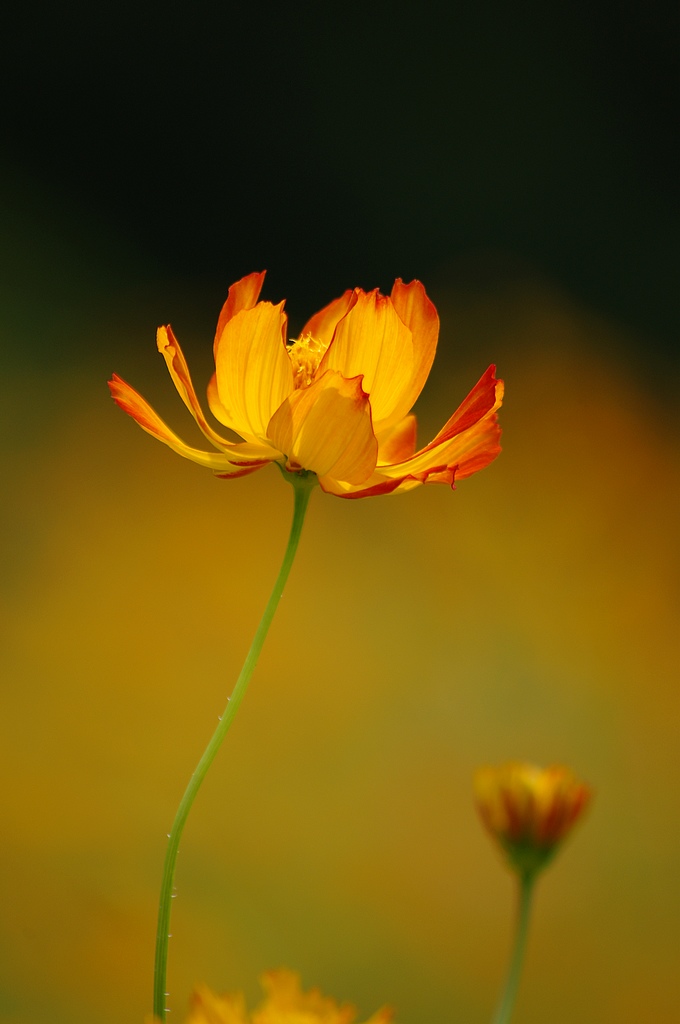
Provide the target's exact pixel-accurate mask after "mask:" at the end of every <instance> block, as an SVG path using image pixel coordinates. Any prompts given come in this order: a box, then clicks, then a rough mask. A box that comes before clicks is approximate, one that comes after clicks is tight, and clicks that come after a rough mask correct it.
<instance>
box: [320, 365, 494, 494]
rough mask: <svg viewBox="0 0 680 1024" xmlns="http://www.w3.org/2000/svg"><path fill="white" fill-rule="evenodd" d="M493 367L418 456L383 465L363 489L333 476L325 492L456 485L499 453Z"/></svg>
mask: <svg viewBox="0 0 680 1024" xmlns="http://www.w3.org/2000/svg"><path fill="white" fill-rule="evenodd" d="M495 369H496V368H495V366H490V367H489V369H488V370H487V371H486V373H485V374H484V375H483V376H482V378H481V379H480V380H479V381H478V382H477V384H476V385H475V387H474V388H473V389H472V391H471V392H470V394H469V395H468V396H467V398H466V399H465V401H464V402H463V403H462V404H461V405H460V406H459V408H458V409H457V410H456V412H455V413H454V414H453V416H452V417H451V419H450V420H449V421H448V422H447V423H446V425H445V426H444V427H443V429H442V430H440V432H439V433H438V434H437V437H436V438H435V439H434V440H433V441H431V442H430V444H428V445H426V446H425V448H422V449H421V450H420V451H419V452H416V453H415V455H411V456H410V457H408V458H406V459H402V460H401V461H400V462H397V463H393V464H391V465H382V464H380V465H378V466H377V467H376V471H375V472H374V473H373V475H372V476H371V477H370V478H369V479H368V480H366V481H365V483H363V484H362V485H360V486H359V487H356V486H351V485H349V484H348V483H347V482H345V481H340V482H338V481H333V480H331V479H328V478H323V479H320V480H319V483H320V484H321V487H322V489H323V490H324V491H327V492H328V493H330V494H336V495H338V496H339V497H344V498H364V497H372V496H374V495H377V494H389V493H391V492H394V491H397V490H398V491H407V490H411V489H412V488H413V487H417V486H418V484H421V483H447V484H449V485H450V486H453V485H454V483H455V481H456V480H463V479H464V478H465V477H468V476H471V475H472V474H473V473H476V472H477V471H478V470H480V469H483V468H484V467H485V466H487V465H488V464H489V463H490V462H492V461H493V460H494V459H495V458H496V456H497V455H498V454H499V452H500V450H501V449H500V444H499V441H500V435H501V430H500V427H499V426H498V420H497V416H496V410H497V409H498V407H499V406H500V404H501V402H502V399H503V381H501V380H496V377H495Z"/></svg>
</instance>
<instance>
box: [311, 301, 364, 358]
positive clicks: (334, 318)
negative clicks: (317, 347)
mask: <svg viewBox="0 0 680 1024" xmlns="http://www.w3.org/2000/svg"><path fill="white" fill-rule="evenodd" d="M356 301H357V296H356V292H355V291H353V290H352V289H351V288H350V289H348V290H347V291H346V292H345V293H344V294H343V295H341V296H340V298H339V299H333V301H332V302H329V304H328V305H327V306H324V308H323V309H322V310H320V311H319V312H318V313H315V314H314V316H313V317H312V318H311V320H308V321H307V323H306V324H305V326H304V327H303V329H302V333H301V335H300V337H301V338H304V337H305V335H306V334H311V336H312V337H313V338H314V339H315V340H316V341H319V342H321V344H322V346H323V348H328V346H329V345H330V343H331V341H332V340H333V335H334V334H335V328H336V327H337V326H338V324H339V322H340V321H341V320H342V318H343V317H344V316H345V315H346V314H347V312H348V311H349V310H350V309H351V308H352V306H354V305H356Z"/></svg>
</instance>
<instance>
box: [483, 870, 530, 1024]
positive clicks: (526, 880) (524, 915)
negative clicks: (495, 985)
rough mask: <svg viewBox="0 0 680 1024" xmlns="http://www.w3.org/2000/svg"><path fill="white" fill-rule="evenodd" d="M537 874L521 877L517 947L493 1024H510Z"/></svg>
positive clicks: (516, 933) (516, 935)
mask: <svg viewBox="0 0 680 1024" xmlns="http://www.w3.org/2000/svg"><path fill="white" fill-rule="evenodd" d="M536 874H537V873H536V872H534V871H529V872H525V873H523V874H520V875H519V878H518V882H519V901H518V907H517V926H516V929H515V945H514V948H513V951H512V958H511V960H510V966H509V968H508V975H507V978H506V979H505V987H504V989H503V994H502V996H501V999H500V1002H499V1004H498V1008H497V1010H496V1015H495V1017H494V1018H493V1024H510V1018H511V1016H512V1011H513V1008H514V1005H515V999H516V997H517V989H518V987H519V979H520V975H521V973H522V963H523V961H524V951H525V949H526V944H527V933H528V931H529V918H530V916H531V897H532V895H533V890H534V881H535V879H536Z"/></svg>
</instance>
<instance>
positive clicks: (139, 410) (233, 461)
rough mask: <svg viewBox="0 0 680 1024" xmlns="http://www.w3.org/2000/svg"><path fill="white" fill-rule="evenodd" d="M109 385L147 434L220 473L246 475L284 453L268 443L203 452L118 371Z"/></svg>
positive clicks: (117, 401)
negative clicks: (189, 441)
mask: <svg viewBox="0 0 680 1024" xmlns="http://www.w3.org/2000/svg"><path fill="white" fill-rule="evenodd" d="M109 389H110V391H111V396H112V398H113V400H114V402H115V403H116V405H119V406H120V408H121V409H122V410H123V412H126V413H127V414H128V416H132V418H133V419H134V420H136V421H137V423H138V424H139V425H140V427H141V428H142V429H143V430H146V432H147V434H151V436H152V437H155V438H157V439H158V440H159V441H162V442H163V443H164V444H167V445H168V447H169V448H172V450H173V451H175V452H177V454H178V455H183V456H184V458H185V459H191V461H192V462H196V463H198V465H199V466H207V467H208V469H212V470H213V472H215V473H219V474H220V476H244V475H245V474H246V473H253V472H254V471H255V470H256V469H260V467H261V466H264V465H266V463H267V462H272V461H275V460H276V459H277V458H280V457H281V456H280V453H279V452H276V451H274V449H273V448H271V447H268V446H265V445H259V446H258V445H253V444H233V445H227V444H225V449H226V450H223V451H221V452H202V451H200V450H199V449H197V448H191V447H190V446H189V445H187V444H185V443H184V441H182V440H181V439H180V438H179V437H178V436H177V434H175V432H174V431H173V430H171V429H170V427H169V426H168V425H167V423H165V422H164V421H163V420H162V419H161V418H160V416H159V415H158V413H156V412H154V410H153V409H152V408H151V406H150V405H149V403H148V402H147V401H146V399H144V398H142V396H141V395H140V394H139V392H137V391H135V389H134V388H132V387H130V385H129V384H127V383H126V382H125V381H124V380H123V379H122V378H121V377H119V376H118V374H116V373H114V375H113V377H112V379H111V380H110V381H109Z"/></svg>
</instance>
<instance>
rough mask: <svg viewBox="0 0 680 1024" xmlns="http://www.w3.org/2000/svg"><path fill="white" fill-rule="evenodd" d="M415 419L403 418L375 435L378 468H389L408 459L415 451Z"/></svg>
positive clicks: (410, 417)
mask: <svg viewBox="0 0 680 1024" xmlns="http://www.w3.org/2000/svg"><path fill="white" fill-rule="evenodd" d="M416 426H417V424H416V418H415V416H413V415H412V414H411V415H409V416H404V418H403V420H401V421H400V422H399V423H397V424H396V425H395V426H394V427H388V428H387V430H382V431H381V432H380V433H379V434H376V437H377V439H378V466H379V467H380V466H389V465H391V464H392V463H395V462H403V460H404V459H410V457H411V456H412V455H413V453H414V452H415V450H416Z"/></svg>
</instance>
